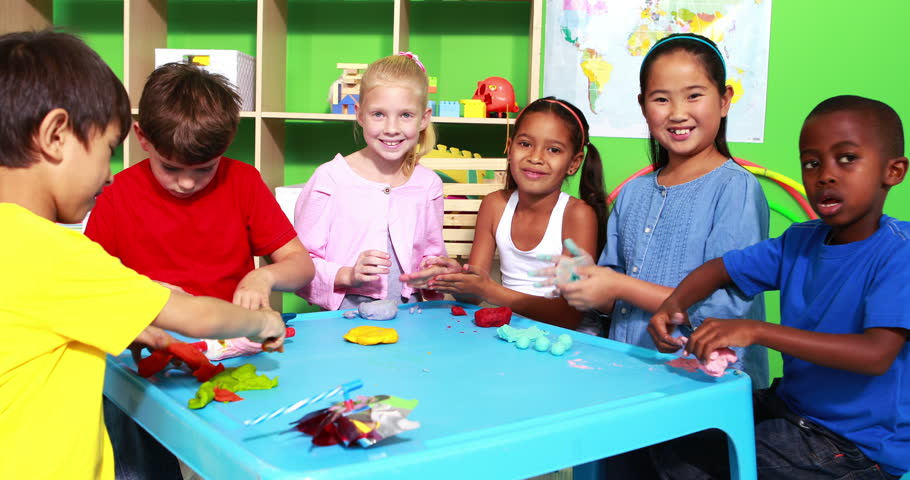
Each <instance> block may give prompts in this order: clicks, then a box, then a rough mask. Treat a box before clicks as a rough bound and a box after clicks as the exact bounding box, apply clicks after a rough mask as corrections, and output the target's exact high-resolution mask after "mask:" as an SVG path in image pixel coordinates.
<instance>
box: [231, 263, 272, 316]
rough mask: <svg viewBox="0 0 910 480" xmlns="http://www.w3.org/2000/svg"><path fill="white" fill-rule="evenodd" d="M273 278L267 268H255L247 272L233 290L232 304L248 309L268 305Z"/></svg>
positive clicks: (256, 308)
mask: <svg viewBox="0 0 910 480" xmlns="http://www.w3.org/2000/svg"><path fill="white" fill-rule="evenodd" d="M272 285H274V279H273V278H272V275H271V273H270V272H269V271H268V270H265V269H262V268H257V269H256V270H253V271H251V272H250V273H247V274H246V275H245V276H244V277H243V279H241V280H240V283H238V284H237V289H236V290H234V300H233V303H234V305H239V306H241V307H243V308H246V309H249V310H258V309H260V308H262V307H270V304H269V294H271V293H272Z"/></svg>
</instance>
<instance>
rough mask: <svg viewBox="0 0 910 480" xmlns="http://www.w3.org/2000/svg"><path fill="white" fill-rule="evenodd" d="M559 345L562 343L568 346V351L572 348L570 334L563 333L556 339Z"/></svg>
mask: <svg viewBox="0 0 910 480" xmlns="http://www.w3.org/2000/svg"><path fill="white" fill-rule="evenodd" d="M556 342H557V343H561V344H563V345H565V346H566V350H568V349H570V348H572V337H571V336H569V334H568V333H563V334H562V335H560V336H559V337H558V338H557V339H556Z"/></svg>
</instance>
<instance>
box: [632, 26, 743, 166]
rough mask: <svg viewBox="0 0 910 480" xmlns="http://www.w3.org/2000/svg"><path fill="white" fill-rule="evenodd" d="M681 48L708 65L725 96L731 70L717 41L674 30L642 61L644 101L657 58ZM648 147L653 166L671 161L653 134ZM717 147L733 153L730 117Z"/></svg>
mask: <svg viewBox="0 0 910 480" xmlns="http://www.w3.org/2000/svg"><path fill="white" fill-rule="evenodd" d="M680 50H682V51H685V52H688V53H689V54H691V55H692V56H694V57H695V58H697V59H698V60H699V61H700V62H701V64H702V66H703V67H704V68H705V73H707V74H708V78H709V79H711V81H712V82H713V83H714V86H715V87H717V92H718V93H719V94H720V96H721V97H723V96H724V94H725V93H726V91H727V72H726V68H725V65H724V59H723V58H722V57H721V56H720V50H718V48H717V44H715V43H714V42H712V41H711V39H709V38H706V37H703V36H701V35H696V34H694V33H674V34H673V35H668V36H666V37H664V38H663V39H661V40H660V41H658V42H657V44H655V46H654V47H653V48H652V49H651V50H650V51H649V52H648V53H647V55H645V59H644V61H643V62H642V64H641V72H640V73H639V74H638V85H639V88H640V89H641V95H642V97H641V101H644V95H645V89H646V88H647V86H648V78H649V77H650V75H651V68H652V66H653V65H654V61H655V60H657V59H658V58H660V57H661V56H663V55H666V54H668V53H673V52H676V51H680ZM648 147H649V153H650V156H651V165H652V166H653V167H654V169H655V170H656V169H658V168H663V167H666V166H667V164H668V163H669V162H670V154H669V152H667V149H665V148H664V147H663V146H662V145H661V144H660V143H659V142H658V141H657V140H656V139H655V138H654V136H653V135H649V139H648ZM714 147H715V148H717V151H718V152H720V153H721V155H723V156H725V157H727V158H730V157H731V156H732V155H730V148H729V147H728V146H727V117H723V118H721V119H720V126H719V127H718V129H717V135H715V137H714Z"/></svg>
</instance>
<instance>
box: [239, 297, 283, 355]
mask: <svg viewBox="0 0 910 480" xmlns="http://www.w3.org/2000/svg"><path fill="white" fill-rule="evenodd" d="M257 311H258V312H259V313H260V314H261V315H262V328H261V329H260V331H259V333H258V334H257V335H252V336H247V338H249V339H250V340H252V341H254V342H256V343H261V344H262V350H263V351H264V352H276V351H277V352H283V351H284V334H285V331H286V327H285V324H284V320H282V319H281V314H280V313H278V312H276V311H274V310H272V309H271V308H268V307H262V308H260V309H259V310H257Z"/></svg>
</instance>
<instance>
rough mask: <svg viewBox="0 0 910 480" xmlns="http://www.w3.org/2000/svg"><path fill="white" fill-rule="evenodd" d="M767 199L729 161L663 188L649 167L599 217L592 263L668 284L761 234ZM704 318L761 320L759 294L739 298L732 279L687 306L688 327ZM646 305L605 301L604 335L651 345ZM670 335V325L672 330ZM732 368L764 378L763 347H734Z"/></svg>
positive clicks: (763, 382)
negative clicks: (599, 249)
mask: <svg viewBox="0 0 910 480" xmlns="http://www.w3.org/2000/svg"><path fill="white" fill-rule="evenodd" d="M768 215H769V212H768V202H767V200H766V199H765V195H764V192H762V189H761V185H760V184H759V183H758V180H756V179H755V177H754V176H753V175H752V174H751V173H749V172H748V171H746V170H745V169H744V168H742V167H740V166H739V165H738V164H736V163H735V162H733V161H732V160H728V161H727V162H725V163H724V164H723V165H721V166H719V167H717V168H716V169H714V170H712V171H711V172H709V173H707V174H705V175H703V176H701V177H699V178H697V179H695V180H692V181H690V182H687V183H683V184H680V185H674V186H672V187H664V186H662V185H660V184H658V183H657V173H652V174H649V175H645V176H642V177H639V178H636V179H635V180H632V181H631V182H629V183H628V184H627V185H626V186H625V188H623V190H622V192H621V193H620V194H619V197H618V198H617V199H616V204H615V206H614V207H613V211H612V213H611V214H610V219H609V221H608V222H607V244H606V247H605V248H604V251H603V253H602V254H601V256H600V261H599V262H598V263H599V264H600V265H602V266H608V267H611V268H613V269H614V270H615V271H617V272H619V273H623V274H626V275H629V276H631V277H635V278H638V279H641V280H644V281H647V282H651V283H656V284H659V285H665V286H668V287H675V286H677V285H679V282H681V281H682V279H683V278H685V277H686V275H688V274H689V273H690V272H691V271H692V270H695V269H696V268H697V267H699V266H700V265H702V264H703V263H705V262H707V261H708V260H712V259H714V258H717V257H720V256H722V255H723V254H724V253H726V252H727V251H729V250H734V249H739V248H743V247H746V246H749V245H752V244H755V243H757V242H759V241H761V240H765V239H767V238H768ZM707 317H714V318H750V319H756V320H764V319H765V303H764V299H763V297H762V296H761V295H759V296H756V297H755V298H754V299H749V298H748V297H746V296H745V295H744V294H743V293H742V292H741V291H739V289H737V288H736V287H735V286H731V287H728V288H726V289H723V290H718V291H717V292H715V293H714V294H712V295H711V296H710V297H708V298H707V299H705V300H703V301H702V302H700V303H698V304H696V305H694V306H693V307H692V308H691V309H689V321H690V322H691V324H692V326H693V327H694V328H697V327H698V326H699V325H701V323H702V321H703V320H704V319H705V318H707ZM650 319H651V312H646V311H644V310H642V309H640V308H638V307H636V306H634V305H632V304H630V303H628V302H624V301H617V302H616V305H615V306H614V308H613V313H612V324H611V326H610V335H609V337H610V338H611V339H613V340H617V341H620V342H624V343H628V344H632V345H638V346H641V347H646V348H650V349H654V348H655V346H654V342H653V341H652V340H651V337H650V335H648V332H647V328H648V322H649V321H650ZM677 335H678V332H677ZM734 350H736V354H737V357H738V358H739V360H738V361H737V363H736V364H735V365H733V367H734V368H739V369H743V370H745V371H746V372H747V373H748V374H749V375H750V376H751V377H752V385H753V388H764V387H766V386H767V385H768V357H767V351H766V350H765V348H764V347H761V346H754V347H749V348H748V349H746V350H747V351H746V352H745V356H744V355H743V353H744V352H743V349H741V348H734Z"/></svg>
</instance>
